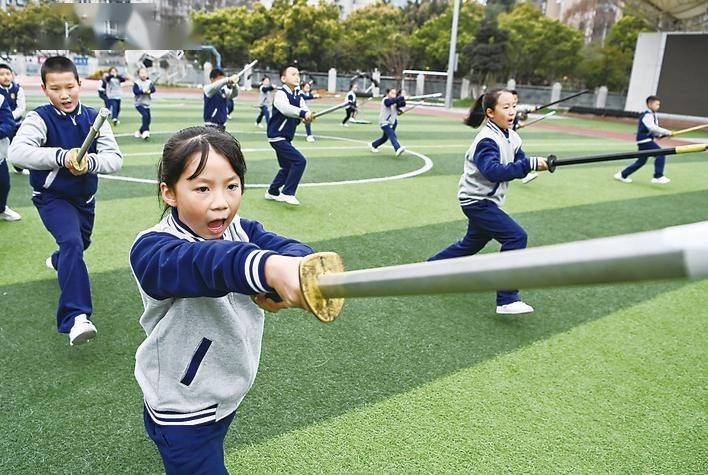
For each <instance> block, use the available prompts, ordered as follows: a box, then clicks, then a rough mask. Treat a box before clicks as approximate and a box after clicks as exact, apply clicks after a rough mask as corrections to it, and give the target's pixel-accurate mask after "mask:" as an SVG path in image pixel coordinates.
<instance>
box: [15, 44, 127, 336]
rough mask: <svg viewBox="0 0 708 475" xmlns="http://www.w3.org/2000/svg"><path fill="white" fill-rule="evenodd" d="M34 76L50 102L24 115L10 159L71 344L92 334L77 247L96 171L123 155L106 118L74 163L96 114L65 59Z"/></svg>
mask: <svg viewBox="0 0 708 475" xmlns="http://www.w3.org/2000/svg"><path fill="white" fill-rule="evenodd" d="M40 75H41V78H42V91H44V93H45V94H46V95H47V97H48V98H49V104H46V105H43V106H39V107H37V108H36V109H35V110H34V111H32V112H30V113H28V114H27V118H26V119H25V120H24V122H22V125H21V126H20V129H19V130H18V131H17V135H16V136H15V139H14V140H13V141H12V144H11V145H10V150H9V157H10V161H12V162H13V163H17V164H18V165H20V166H22V167H23V168H27V169H29V170H30V177H29V181H30V185H31V186H32V188H33V195H34V196H33V197H32V203H34V205H35V207H36V208H37V211H38V212H39V217H40V218H41V219H42V222H43V223H44V226H45V227H46V228H47V230H48V231H49V232H50V233H51V234H52V236H53V237H54V239H55V240H56V243H57V246H58V247H59V249H58V250H57V251H55V252H54V253H53V254H52V255H51V256H50V257H49V258H48V259H47V261H46V265H47V267H49V268H51V269H52V270H55V271H56V273H57V278H58V280H59V287H60V289H61V294H60V296H59V306H58V308H57V315H56V316H57V330H58V331H59V333H68V334H69V344H70V345H72V346H73V345H78V344H81V343H84V342H86V341H88V340H89V339H91V338H93V337H94V336H95V335H96V327H95V326H94V324H93V323H92V321H91V314H92V313H93V306H92V303H91V286H90V282H89V275H88V271H87V269H86V264H85V263H84V251H85V250H86V249H87V248H88V247H89V244H91V233H92V231H93V222H94V216H95V213H94V210H95V207H96V199H95V195H96V191H97V189H98V173H113V172H116V171H118V170H119V169H120V167H121V165H122V164H123V158H122V156H121V153H120V150H119V149H118V144H117V143H116V140H115V138H114V136H113V131H112V130H111V126H110V124H109V123H108V122H107V121H106V122H105V123H104V124H103V127H101V130H100V134H99V136H98V139H97V140H96V141H95V142H94V143H93V144H92V145H91V146H90V147H89V149H88V153H87V154H86V156H85V157H84V159H83V160H82V161H81V162H80V163H79V161H78V160H77V155H78V152H79V147H80V146H81V145H82V143H83V141H84V139H85V138H86V136H87V135H88V133H89V129H90V127H91V126H92V124H93V122H94V120H95V119H96V116H97V114H98V113H97V111H96V110H94V109H92V108H90V107H86V106H85V105H83V104H82V103H81V102H79V92H80V90H81V81H80V80H79V75H78V73H77V71H76V66H75V65H74V63H73V62H72V61H71V60H70V59H68V58H65V57H63V56H53V57H50V58H47V60H46V61H45V62H44V63H43V64H42V68H41V70H40Z"/></svg>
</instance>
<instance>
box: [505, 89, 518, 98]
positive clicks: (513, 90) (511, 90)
mask: <svg viewBox="0 0 708 475" xmlns="http://www.w3.org/2000/svg"><path fill="white" fill-rule="evenodd" d="M507 91H509V92H510V93H512V94H513V95H515V96H516V97H519V93H518V92H517V91H516V89H507Z"/></svg>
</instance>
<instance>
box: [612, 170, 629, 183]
mask: <svg viewBox="0 0 708 475" xmlns="http://www.w3.org/2000/svg"><path fill="white" fill-rule="evenodd" d="M614 179H615V180H618V181H621V182H622V183H632V179H631V178H629V177H627V178H625V177H623V176H622V172H617V173H615V176H614Z"/></svg>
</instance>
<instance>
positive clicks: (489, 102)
mask: <svg viewBox="0 0 708 475" xmlns="http://www.w3.org/2000/svg"><path fill="white" fill-rule="evenodd" d="M502 92H510V91H509V90H507V89H492V90H491V91H488V92H487V93H485V94H482V95H481V96H479V97H478V98H477V100H476V101H475V103H474V105H473V106H472V108H471V109H470V112H469V113H468V114H467V117H465V121H464V123H465V125H469V126H470V127H472V128H475V129H476V128H477V127H479V126H480V125H482V122H484V119H485V117H487V109H494V108H495V107H496V106H497V101H498V100H499V96H501V93H502Z"/></svg>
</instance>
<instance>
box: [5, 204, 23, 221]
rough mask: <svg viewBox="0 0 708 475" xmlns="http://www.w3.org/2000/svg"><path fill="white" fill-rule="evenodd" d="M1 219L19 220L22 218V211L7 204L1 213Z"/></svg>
mask: <svg viewBox="0 0 708 475" xmlns="http://www.w3.org/2000/svg"><path fill="white" fill-rule="evenodd" d="M0 219H2V220H3V221H19V220H20V219H22V216H20V213H18V212H17V211H14V210H13V209H11V208H10V207H9V206H7V205H5V211H3V212H2V213H0Z"/></svg>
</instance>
